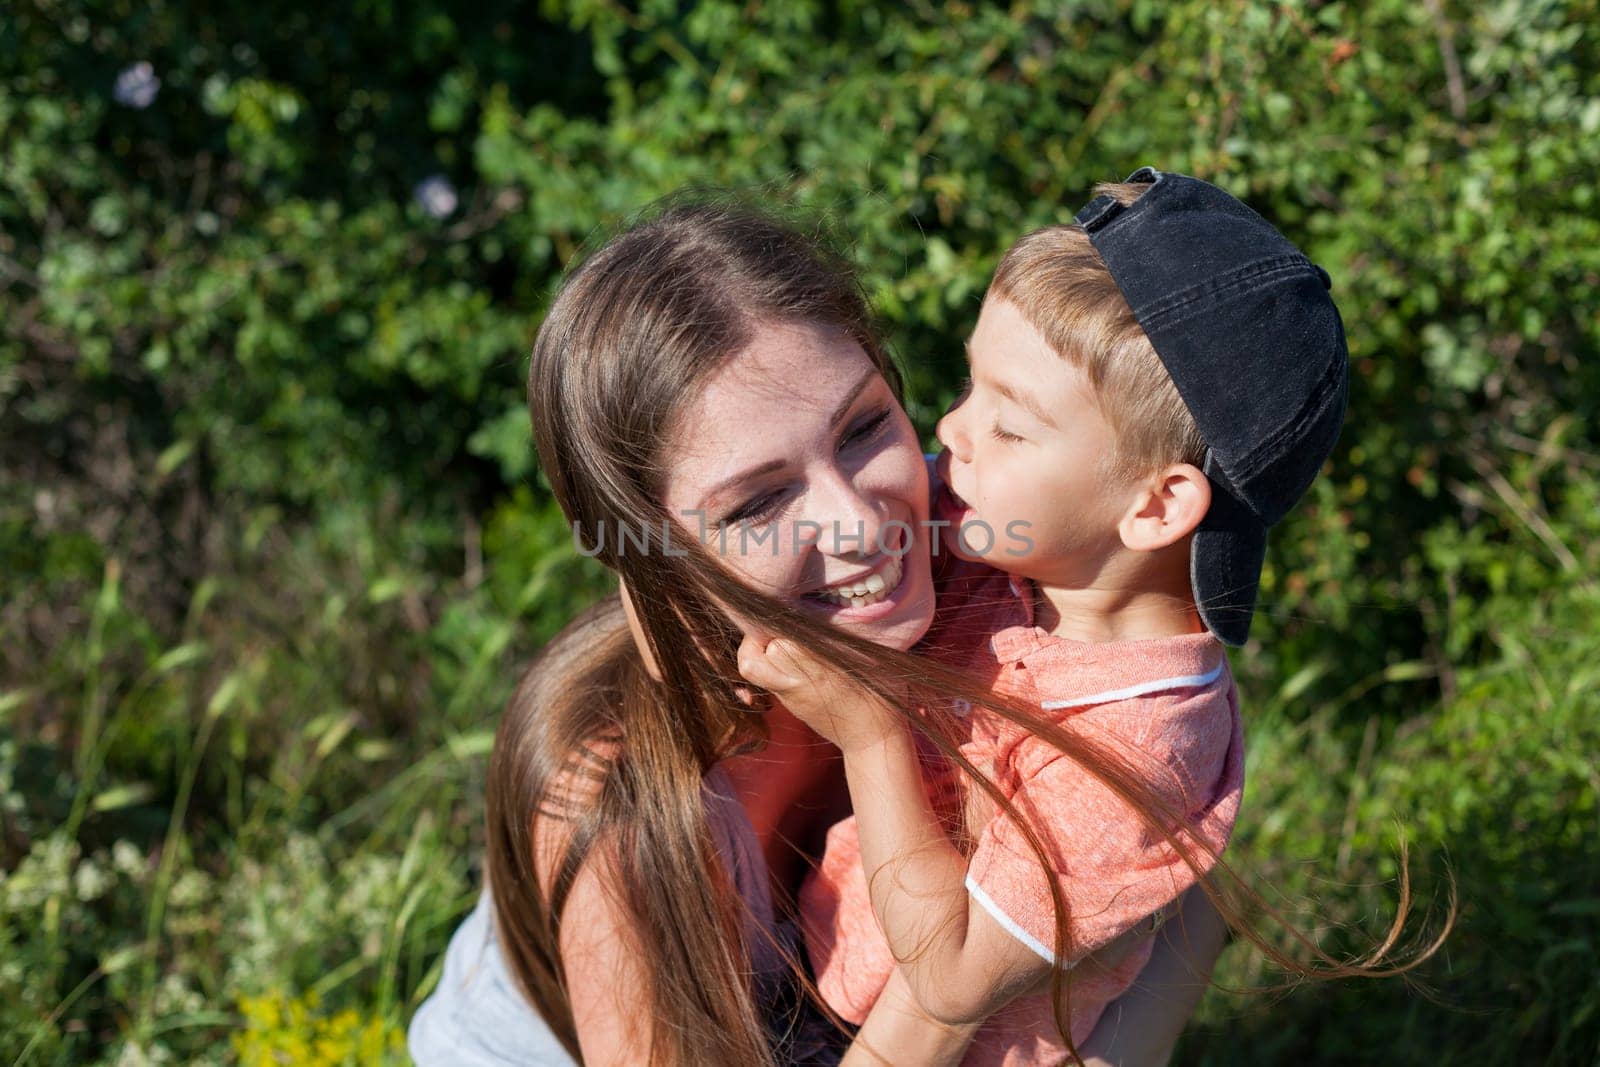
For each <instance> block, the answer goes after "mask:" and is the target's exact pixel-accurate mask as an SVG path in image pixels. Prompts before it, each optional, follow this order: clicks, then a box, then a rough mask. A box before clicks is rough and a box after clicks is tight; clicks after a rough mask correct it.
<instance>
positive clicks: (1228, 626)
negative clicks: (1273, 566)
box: [1189, 455, 1267, 647]
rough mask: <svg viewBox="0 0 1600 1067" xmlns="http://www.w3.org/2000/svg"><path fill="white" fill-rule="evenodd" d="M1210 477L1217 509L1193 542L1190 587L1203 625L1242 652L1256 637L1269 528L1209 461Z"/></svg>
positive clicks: (1210, 510)
mask: <svg viewBox="0 0 1600 1067" xmlns="http://www.w3.org/2000/svg"><path fill="white" fill-rule="evenodd" d="M1205 473H1206V476H1207V477H1208V478H1210V480H1211V507H1210V508H1208V509H1207V510H1206V517H1205V518H1204V519H1202V520H1201V521H1200V525H1199V526H1198V527H1197V528H1196V529H1195V532H1194V538H1193V540H1192V541H1191V542H1190V546H1189V582H1190V585H1191V586H1192V587H1193V590H1194V602H1195V606H1196V607H1197V608H1198V609H1199V611H1200V621H1202V622H1204V623H1205V624H1206V629H1208V630H1210V631H1211V632H1212V634H1214V635H1215V636H1216V638H1217V640H1219V641H1221V642H1222V643H1223V644H1225V645H1233V646H1235V647H1237V646H1239V645H1242V644H1244V642H1245V639H1246V638H1247V637H1249V636H1250V619H1251V617H1252V616H1253V615H1254V613H1255V607H1256V590H1257V588H1258V587H1259V586H1260V584H1261V564H1262V563H1263V562H1264V561H1265V560H1266V557H1267V528H1266V526H1265V525H1264V524H1263V523H1262V522H1261V520H1260V519H1258V518H1256V516H1255V514H1254V513H1253V512H1251V510H1250V509H1249V508H1247V507H1245V506H1244V504H1242V503H1240V501H1239V498H1238V497H1237V496H1236V495H1235V494H1234V491H1233V488H1232V486H1231V485H1230V484H1229V482H1228V479H1227V476H1226V475H1225V474H1223V473H1222V471H1221V470H1220V469H1218V468H1217V466H1216V462H1215V461H1214V460H1213V459H1212V458H1211V457H1210V456H1209V455H1208V456H1207V457H1206V463H1205Z"/></svg>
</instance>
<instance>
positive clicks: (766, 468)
mask: <svg viewBox="0 0 1600 1067" xmlns="http://www.w3.org/2000/svg"><path fill="white" fill-rule="evenodd" d="M877 376H878V368H876V367H869V368H868V369H867V372H866V373H865V374H863V375H862V376H861V377H860V378H858V379H857V380H856V384H855V385H853V386H851V387H850V391H849V392H848V393H846V394H845V397H844V399H843V400H841V401H840V402H839V405H838V406H837V407H835V408H834V409H833V414H831V415H829V416H828V425H830V426H837V425H839V423H841V422H843V421H844V417H845V416H846V415H848V414H850V408H851V407H852V406H853V405H854V404H855V402H856V400H857V399H858V398H859V397H860V396H861V394H862V393H863V392H865V391H866V388H867V386H869V385H871V384H872V380H873V379H874V378H876V377H877ZM787 462H788V461H787V460H782V459H769V460H767V462H765V463H758V464H756V465H755V466H754V467H751V468H749V469H748V470H742V471H740V472H739V473H738V474H734V475H731V476H729V477H727V478H724V479H722V481H720V482H718V483H717V484H716V485H713V486H712V487H711V488H710V489H707V490H706V491H705V493H703V494H702V495H701V497H700V505H701V508H702V509H703V508H704V507H705V504H706V501H708V500H711V499H713V498H714V497H716V496H717V495H718V494H720V493H721V492H723V491H724V490H725V489H729V488H731V487H733V486H735V485H738V484H739V483H740V482H746V481H749V480H750V479H752V478H759V477H760V476H761V475H763V474H770V473H771V472H772V471H775V470H778V469H779V468H781V467H782V466H783V465H784V464H785V463H787Z"/></svg>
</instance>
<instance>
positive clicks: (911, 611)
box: [803, 552, 934, 651]
mask: <svg viewBox="0 0 1600 1067" xmlns="http://www.w3.org/2000/svg"><path fill="white" fill-rule="evenodd" d="M803 604H804V607H805V610H806V611H808V612H810V613H811V614H813V615H814V616H816V617H817V618H818V619H820V620H822V621H823V622H826V623H828V624H829V625H830V626H837V627H839V628H840V629H843V630H848V631H849V632H850V633H852V634H854V635H855V636H857V637H860V638H863V639H865V640H867V641H871V642H872V643H873V644H875V645H884V646H886V647H888V648H897V649H900V650H902V651H904V650H906V649H909V648H910V647H911V646H912V645H914V644H916V643H917V642H918V641H920V640H921V639H922V635H923V634H925V633H927V631H928V627H929V626H931V625H932V624H933V608H934V597H933V575H932V572H931V570H930V568H929V565H928V557H927V554H926V553H919V552H911V553H908V554H907V556H906V557H905V560H904V566H903V573H902V576H901V579H900V582H899V584H898V585H896V586H895V588H894V589H893V590H892V591H891V592H890V593H889V595H887V596H885V597H883V598H882V599H880V600H876V601H874V602H873V603H871V604H866V605H864V606H861V607H855V606H846V605H840V604H832V603H822V602H819V601H817V600H815V599H812V598H807V599H806V600H804V601H803Z"/></svg>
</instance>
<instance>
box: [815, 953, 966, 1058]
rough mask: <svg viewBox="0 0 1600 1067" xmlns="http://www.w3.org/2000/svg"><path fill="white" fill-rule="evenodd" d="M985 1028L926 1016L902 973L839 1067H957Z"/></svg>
mask: <svg viewBox="0 0 1600 1067" xmlns="http://www.w3.org/2000/svg"><path fill="white" fill-rule="evenodd" d="M980 1025H981V1024H980V1023H976V1022H969V1023H942V1022H939V1021H938V1020H937V1019H932V1018H930V1017H929V1016H928V1013H927V1012H925V1011H923V1010H922V1006H921V1005H920V1004H918V1003H917V1000H916V997H914V996H913V995H912V993H911V989H910V987H909V986H908V985H907V984H906V979H905V976H904V975H903V974H901V973H900V972H899V970H898V969H897V970H896V971H895V972H894V973H893V974H891V975H890V976H889V983H888V985H886V986H885V987H884V990H883V992H882V993H881V994H879V996H878V999H877V1002H876V1003H874V1004H873V1005H872V1011H871V1012H870V1013H869V1014H868V1015H867V1018H866V1021H865V1022H863V1023H862V1024H861V1029H860V1030H858V1031H857V1032H856V1037H855V1040H854V1041H853V1042H851V1044H850V1048H849V1049H847V1050H846V1051H845V1054H844V1058H843V1059H842V1060H840V1061H839V1067H884V1065H886V1064H887V1065H889V1067H893V1065H895V1064H902V1063H915V1064H918V1065H919V1067H955V1065H956V1064H959V1063H960V1062H961V1060H962V1058H963V1057H965V1056H966V1052H967V1046H968V1045H970V1044H971V1043H972V1038H973V1035H975V1034H976V1033H977V1032H978V1028H979V1026H980Z"/></svg>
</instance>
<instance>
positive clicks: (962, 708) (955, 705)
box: [950, 697, 972, 715]
mask: <svg viewBox="0 0 1600 1067" xmlns="http://www.w3.org/2000/svg"><path fill="white" fill-rule="evenodd" d="M950 710H951V711H953V712H955V713H956V714H957V715H966V714H968V713H969V712H971V711H972V701H970V700H962V699H961V698H960V697H957V698H956V699H954V700H952V701H950Z"/></svg>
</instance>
